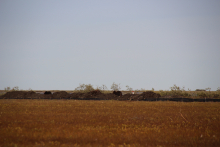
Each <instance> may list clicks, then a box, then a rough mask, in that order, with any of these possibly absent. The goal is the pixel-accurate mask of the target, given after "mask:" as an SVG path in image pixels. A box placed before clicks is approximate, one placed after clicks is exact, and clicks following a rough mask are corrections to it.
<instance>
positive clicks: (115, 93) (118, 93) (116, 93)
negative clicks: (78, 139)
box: [113, 91, 122, 96]
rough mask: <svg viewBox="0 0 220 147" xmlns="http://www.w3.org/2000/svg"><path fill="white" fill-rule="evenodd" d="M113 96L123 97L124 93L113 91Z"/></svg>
mask: <svg viewBox="0 0 220 147" xmlns="http://www.w3.org/2000/svg"><path fill="white" fill-rule="evenodd" d="M113 94H114V95H117V96H122V92H121V91H113Z"/></svg>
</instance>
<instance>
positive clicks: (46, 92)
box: [44, 91, 52, 94]
mask: <svg viewBox="0 0 220 147" xmlns="http://www.w3.org/2000/svg"><path fill="white" fill-rule="evenodd" d="M44 94H52V93H51V92H50V91H45V92H44Z"/></svg>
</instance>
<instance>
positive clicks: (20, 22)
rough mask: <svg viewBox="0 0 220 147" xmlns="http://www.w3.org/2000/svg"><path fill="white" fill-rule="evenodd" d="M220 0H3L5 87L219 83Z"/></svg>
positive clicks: (0, 43) (0, 51) (0, 37)
mask: <svg viewBox="0 0 220 147" xmlns="http://www.w3.org/2000/svg"><path fill="white" fill-rule="evenodd" d="M219 55H220V1H218V0H211V1H209V0H190V1H189V0H179V1H176V0H158V1H153V0H149V1H142V0H137V1H131V0H121V1H116V0H112V1H98V0H94V1H88V0H84V1H71V0H63V1H53V0H45V1H42V0H38V1H29V0H17V1H7V0H2V1H0V89H2V90H3V89H4V88H5V87H11V88H12V87H14V86H18V87H19V88H20V89H23V90H28V89H29V88H31V89H34V90H74V89H75V88H76V87H78V86H79V84H92V85H93V86H94V88H96V86H101V85H102V84H105V85H106V86H107V88H108V89H110V87H111V85H112V83H113V82H115V83H116V84H119V83H120V85H121V88H122V89H126V87H125V86H126V85H129V86H130V87H131V88H133V89H134V90H135V89H141V88H143V89H146V90H151V89H152V88H154V89H155V90H169V89H170V87H171V86H173V85H174V84H176V85H177V86H180V87H183V86H185V89H186V90H187V89H188V88H189V89H191V90H195V89H205V88H208V87H210V88H211V90H212V91H215V90H217V88H218V87H220V76H219V75H220V68H219V64H220V57H219Z"/></svg>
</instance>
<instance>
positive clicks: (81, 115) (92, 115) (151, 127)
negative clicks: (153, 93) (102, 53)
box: [0, 99, 220, 147]
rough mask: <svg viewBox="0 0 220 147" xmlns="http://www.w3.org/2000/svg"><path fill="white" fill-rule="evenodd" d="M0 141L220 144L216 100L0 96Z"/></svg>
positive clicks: (219, 113)
mask: <svg viewBox="0 0 220 147" xmlns="http://www.w3.org/2000/svg"><path fill="white" fill-rule="evenodd" d="M0 146H1V147H3V146H13V147H15V146H18V147H19V146H76V147H79V146H88V147H90V146H102V147H106V146H111V147H114V146H120V147H133V146H137V147H139V146H158V147H159V146H167V147H170V146H193V147H194V146H199V147H200V146H220V103H214V102H207V103H199V102H192V103H183V102H143V101H141V102H140V101H112V100H107V101H79V100H78V101H77V100H14V99H11V100H8V99H1V100H0Z"/></svg>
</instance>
